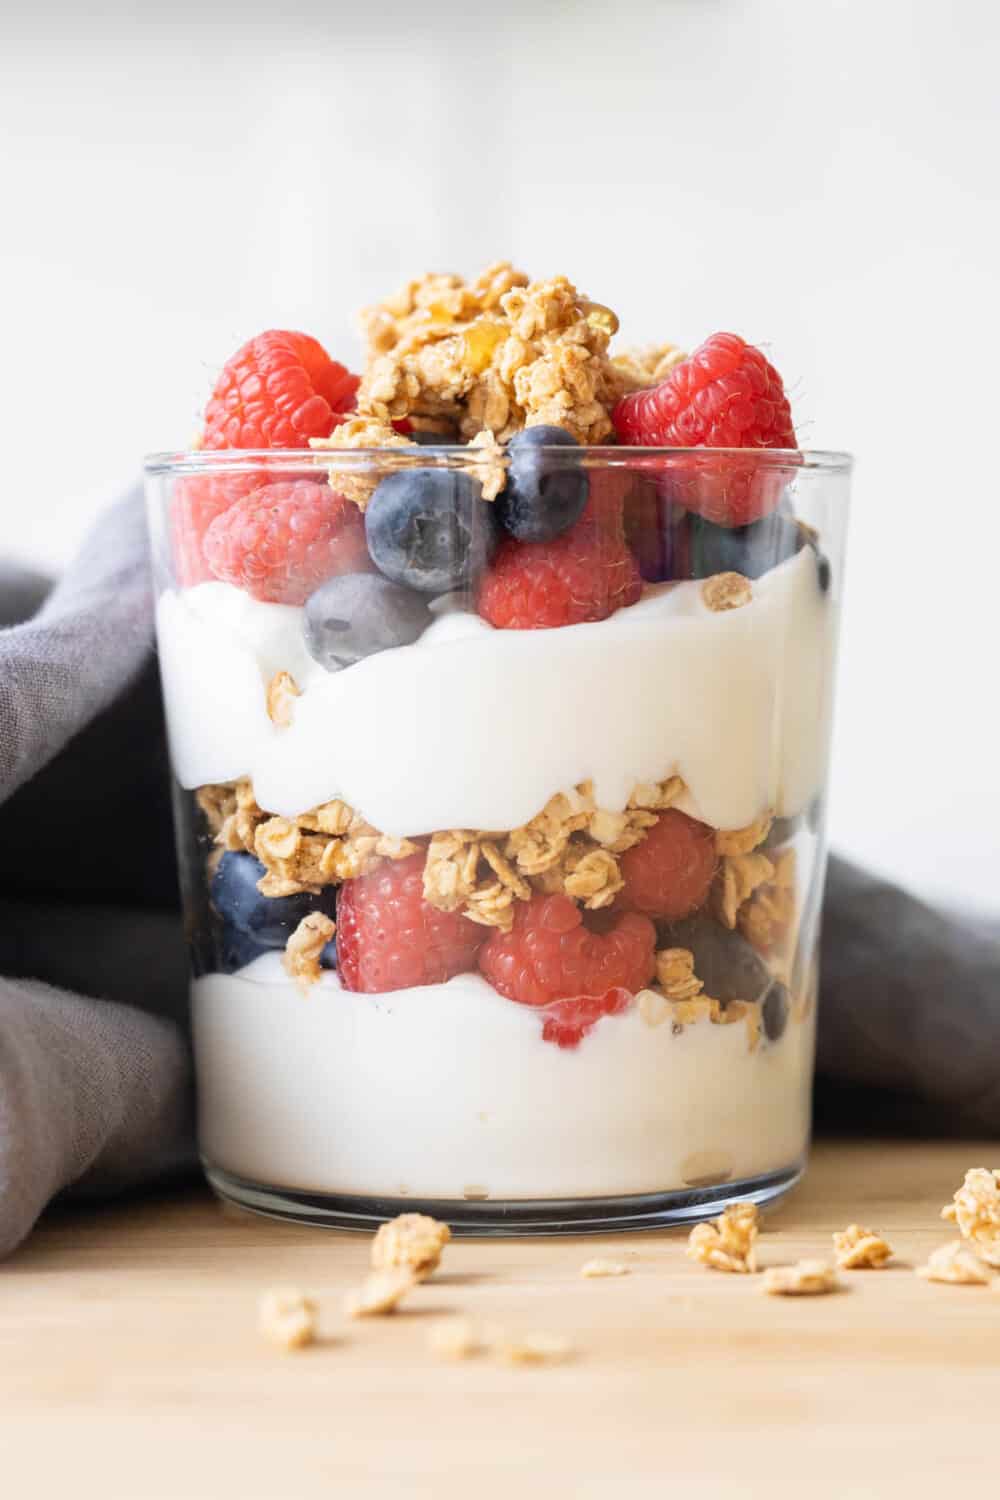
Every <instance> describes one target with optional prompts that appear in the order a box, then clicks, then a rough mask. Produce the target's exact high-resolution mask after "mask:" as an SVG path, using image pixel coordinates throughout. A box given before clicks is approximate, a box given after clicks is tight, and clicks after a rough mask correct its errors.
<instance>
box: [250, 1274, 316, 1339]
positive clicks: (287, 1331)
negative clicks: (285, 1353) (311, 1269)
mask: <svg viewBox="0 0 1000 1500" xmlns="http://www.w3.org/2000/svg"><path fill="white" fill-rule="evenodd" d="M257 1326H258V1328H259V1329H260V1331H261V1333H262V1334H263V1336H264V1338H266V1339H267V1340H268V1342H269V1343H272V1344H276V1345H277V1346H278V1348H279V1349H304V1348H305V1346H306V1345H307V1344H311V1343H312V1341H313V1339H314V1338H315V1336H316V1304H315V1302H313V1300H312V1299H311V1298H310V1297H306V1296H303V1294H302V1292H300V1291H299V1290H298V1289H297V1288H296V1287H291V1286H276V1287H270V1288H269V1289H268V1290H267V1291H266V1292H264V1293H262V1295H261V1299H260V1303H259V1304H258V1309H257Z"/></svg>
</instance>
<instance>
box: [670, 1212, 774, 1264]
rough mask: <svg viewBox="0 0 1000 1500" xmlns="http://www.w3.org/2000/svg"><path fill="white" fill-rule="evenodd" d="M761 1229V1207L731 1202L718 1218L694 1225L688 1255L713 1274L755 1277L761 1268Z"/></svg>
mask: <svg viewBox="0 0 1000 1500" xmlns="http://www.w3.org/2000/svg"><path fill="white" fill-rule="evenodd" d="M757 1230H758V1215H757V1205H756V1204H755V1203H731V1204H730V1205H729V1207H728V1208H724V1209H723V1211H722V1213H721V1214H720V1215H719V1217H718V1218H717V1219H710V1220H709V1221H708V1222H707V1223H704V1224H696V1225H695V1226H694V1228H693V1229H692V1231H691V1233H690V1235H689V1236H688V1245H687V1254H688V1256H689V1258H690V1259H691V1260H696V1261H698V1262H699V1263H700V1264H701V1265H703V1266H708V1267H709V1268H710V1269H711V1270H713V1271H735V1272H739V1273H741V1274H743V1275H746V1274H748V1273H749V1274H752V1273H753V1272H754V1271H756V1269H757V1256H756V1251H755V1249H754V1246H755V1243H756V1240H757Z"/></svg>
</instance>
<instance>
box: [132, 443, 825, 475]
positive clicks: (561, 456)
mask: <svg viewBox="0 0 1000 1500" xmlns="http://www.w3.org/2000/svg"><path fill="white" fill-rule="evenodd" d="M532 452H533V453H536V454H540V455H543V456H544V457H545V460H546V463H548V464H551V465H552V466H553V467H557V468H560V467H564V468H570V467H573V466H580V467H583V468H588V469H596V468H609V469H629V468H638V467H642V466H643V465H644V464H645V463H646V462H648V461H650V460H665V461H671V460H672V461H674V462H680V461H685V462H691V461H692V460H695V461H697V462H698V465H699V467H701V466H703V465H706V464H711V463H712V462H715V461H717V460H726V461H727V462H733V461H739V462H740V463H741V464H748V463H750V464H752V465H753V466H754V467H756V468H760V469H788V470H792V471H794V472H795V473H799V472H801V471H802V470H803V469H806V470H812V471H819V472H821V473H827V474H849V473H850V472H851V470H852V469H853V467H854V457H853V455H852V454H850V453H847V452H839V451H837V450H834V449H823V448H644V447H641V446H638V445H636V446H625V445H619V446H615V445H611V444H608V445H601V444H594V445H592V446H573V447H570V446H569V445H562V444H558V445H557V444H548V443H540V444H539V445H538V447H537V448H533V449H532ZM498 462H499V463H501V464H504V465H506V464H507V462H508V460H507V457H506V453H504V454H503V455H502V456H500V457H499V458H498V456H497V455H496V454H495V453H491V452H490V451H489V450H488V449H483V448H475V447H470V446H468V445H464V444H459V443H448V444H441V445H435V444H430V443H428V444H426V445H418V444H414V445H412V446H410V445H407V446H405V447H403V446H399V447H395V446H394V447H391V448H389V447H381V448H377V447H376V448H192V449H176V450H173V451H166V452H162V453H150V454H147V456H146V457H145V459H144V460H143V469H144V472H145V473H146V474H149V475H154V474H198V473H222V474H247V473H252V472H253V471H254V470H257V469H282V470H288V469H296V468H298V469H303V470H306V469H311V470H315V469H326V470H330V469H335V470H338V471H341V472H343V473H353V472H358V471H364V470H369V469H372V468H383V469H390V468H393V469H395V468H452V469H470V468H471V469H476V468H480V467H482V468H486V467H490V466H494V465H496V464H497V463H498ZM664 466H665V467H669V466H670V464H669V462H667V463H665V465H664Z"/></svg>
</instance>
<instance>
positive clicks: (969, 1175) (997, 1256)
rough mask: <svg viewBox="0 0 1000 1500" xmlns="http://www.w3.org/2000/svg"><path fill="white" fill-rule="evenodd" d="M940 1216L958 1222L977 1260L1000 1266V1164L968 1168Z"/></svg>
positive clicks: (954, 1222) (963, 1236)
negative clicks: (992, 1167) (992, 1168)
mask: <svg viewBox="0 0 1000 1500" xmlns="http://www.w3.org/2000/svg"><path fill="white" fill-rule="evenodd" d="M941 1217H942V1219H948V1220H949V1221H950V1222H951V1223H953V1224H957V1225H958V1227H959V1230H960V1232H961V1235H962V1238H963V1239H964V1240H966V1241H968V1244H969V1247H970V1249H972V1250H974V1251H975V1253H976V1254H977V1255H978V1256H979V1259H980V1260H984V1261H985V1262H986V1264H987V1265H988V1266H997V1267H1000V1168H998V1169H994V1170H993V1171H990V1170H989V1168H988V1167H972V1168H970V1170H969V1171H968V1172H966V1174H965V1181H964V1183H963V1184H962V1186H961V1187H960V1188H959V1189H958V1191H957V1192H956V1194H955V1197H954V1199H953V1201H952V1202H951V1203H949V1204H948V1206H947V1208H943V1209H942V1210H941Z"/></svg>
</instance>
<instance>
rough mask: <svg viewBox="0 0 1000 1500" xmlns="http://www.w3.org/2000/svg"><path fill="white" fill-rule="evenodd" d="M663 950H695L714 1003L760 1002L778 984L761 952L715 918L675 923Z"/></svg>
mask: <svg viewBox="0 0 1000 1500" xmlns="http://www.w3.org/2000/svg"><path fill="white" fill-rule="evenodd" d="M660 946H661V947H667V948H689V949H690V950H691V952H692V953H693V954H694V971H695V973H696V974H697V976H698V978H699V979H700V980H701V981H702V983H703V984H704V986H705V994H706V995H711V997H712V999H713V1000H760V999H761V998H762V997H763V996H764V995H766V994H767V992H768V990H769V989H770V988H771V986H772V984H773V983H774V981H773V978H772V976H771V971H770V970H769V969H768V967H767V964H766V963H765V962H764V960H763V959H762V958H761V956H760V954H759V953H758V952H757V950H756V949H755V948H752V947H751V946H750V944H749V943H748V942H747V941H746V939H745V938H743V937H741V936H740V934H739V933H738V932H730V930H729V929H728V928H727V927H722V926H721V925H720V924H719V923H718V922H716V921H714V920H713V919H712V918H711V917H704V916H699V917H687V918H685V920H684V921H682V922H673V923H671V925H670V926H669V927H668V928H665V929H664V933H663V934H662V941H661V943H660Z"/></svg>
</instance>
